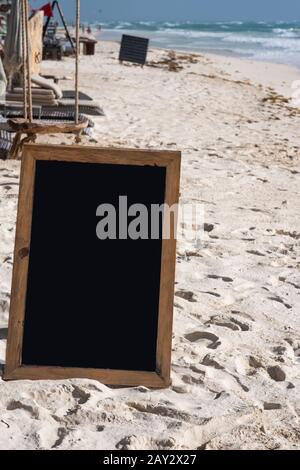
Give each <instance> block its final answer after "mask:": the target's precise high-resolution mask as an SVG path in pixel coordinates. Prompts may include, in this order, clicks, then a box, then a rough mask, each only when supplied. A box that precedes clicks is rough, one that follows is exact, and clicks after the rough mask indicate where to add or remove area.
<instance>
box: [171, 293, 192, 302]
mask: <svg viewBox="0 0 300 470" xmlns="http://www.w3.org/2000/svg"><path fill="white" fill-rule="evenodd" d="M194 295H195V294H194V293H193V292H190V291H186V290H180V291H177V292H175V297H179V298H180V299H184V300H187V301H188V302H197V300H196V299H195V298H194Z"/></svg>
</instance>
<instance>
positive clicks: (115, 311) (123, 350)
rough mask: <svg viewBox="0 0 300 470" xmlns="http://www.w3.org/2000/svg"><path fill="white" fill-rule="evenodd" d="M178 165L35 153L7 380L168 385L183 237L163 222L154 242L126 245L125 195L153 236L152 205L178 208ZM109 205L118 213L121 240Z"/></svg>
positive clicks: (21, 233) (134, 157) (31, 152)
mask: <svg viewBox="0 0 300 470" xmlns="http://www.w3.org/2000/svg"><path fill="white" fill-rule="evenodd" d="M179 165H180V155H179V154H178V153H176V152H175V153H174V152H139V151H129V150H128V151H127V150H126V151H121V150H112V149H91V148H90V149H89V148H81V147H80V148H77V147H76V148H74V147H59V146H28V147H27V148H26V151H25V155H24V157H23V162H22V177H21V184H20V199H19V211H18V221H17V235H16V248H15V263H14V275H13V286H12V301H11V311H10V325H9V335H8V336H9V337H8V347H7V365H6V370H5V378H6V379H14V378H32V379H35V378H62V377H90V378H96V379H99V380H102V381H103V382H105V383H108V384H109V383H113V384H121V385H136V384H144V385H146V386H154V387H163V386H166V385H168V384H169V382H170V349H171V331H172V301H173V289H174V269H175V239H174V238H173V239H169V240H164V239H163V237H162V234H163V225H162V224H163V216H161V217H160V219H159V231H158V237H156V238H155V239H151V238H148V239H146V238H145V237H144V238H145V239H140V238H139V239H132V238H130V237H127V238H125V235H124V228H125V226H124V220H123V219H122V220H121V219H120V198H121V199H122V201H123V204H124V200H125V199H124V198H126V204H127V207H128V208H129V207H131V206H132V205H133V204H143V207H145V208H147V209H148V214H149V216H148V225H149V227H150V226H151V219H150V214H151V207H152V205H153V204H155V205H159V206H161V205H162V204H164V203H172V204H174V203H176V202H177V200H178V186H179ZM172 176H173V178H172ZM101 204H106V205H110V207H113V208H115V219H114V220H115V226H114V225H112V226H110V228H111V227H112V228H114V230H113V234H111V235H112V236H111V237H110V239H99V236H98V233H97V224H98V222H99V221H101V220H103V218H102V219H101V217H99V216H98V215H97V208H98V207H99V205H101ZM170 205H171V204H170ZM102 215H103V214H102ZM133 219H134V217H132V215H131V216H130V215H128V216H127V222H126V228H127V227H128V226H129V224H130V222H131V221H132V220H133ZM149 234H150V229H149Z"/></svg>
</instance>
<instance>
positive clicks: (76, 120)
mask: <svg viewBox="0 0 300 470" xmlns="http://www.w3.org/2000/svg"><path fill="white" fill-rule="evenodd" d="M79 33H80V0H76V69H75V123H76V124H78V122H79V53H80V41H79Z"/></svg>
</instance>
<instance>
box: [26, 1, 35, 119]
mask: <svg viewBox="0 0 300 470" xmlns="http://www.w3.org/2000/svg"><path fill="white" fill-rule="evenodd" d="M24 9H25V18H24V20H25V32H26V34H25V36H26V37H25V40H26V59H27V85H28V104H29V106H28V114H29V122H32V120H33V118H32V92H31V57H30V46H29V23H28V15H29V10H28V0H24Z"/></svg>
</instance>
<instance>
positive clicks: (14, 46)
mask: <svg viewBox="0 0 300 470" xmlns="http://www.w3.org/2000/svg"><path fill="white" fill-rule="evenodd" d="M4 54H5V57H4V68H5V71H6V73H7V76H8V77H9V79H12V77H13V75H14V74H15V73H17V72H19V71H20V69H21V67H22V58H23V51H22V8H21V1H20V0H12V1H11V11H10V15H9V17H8V22H7V35H6V38H5V43H4Z"/></svg>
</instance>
